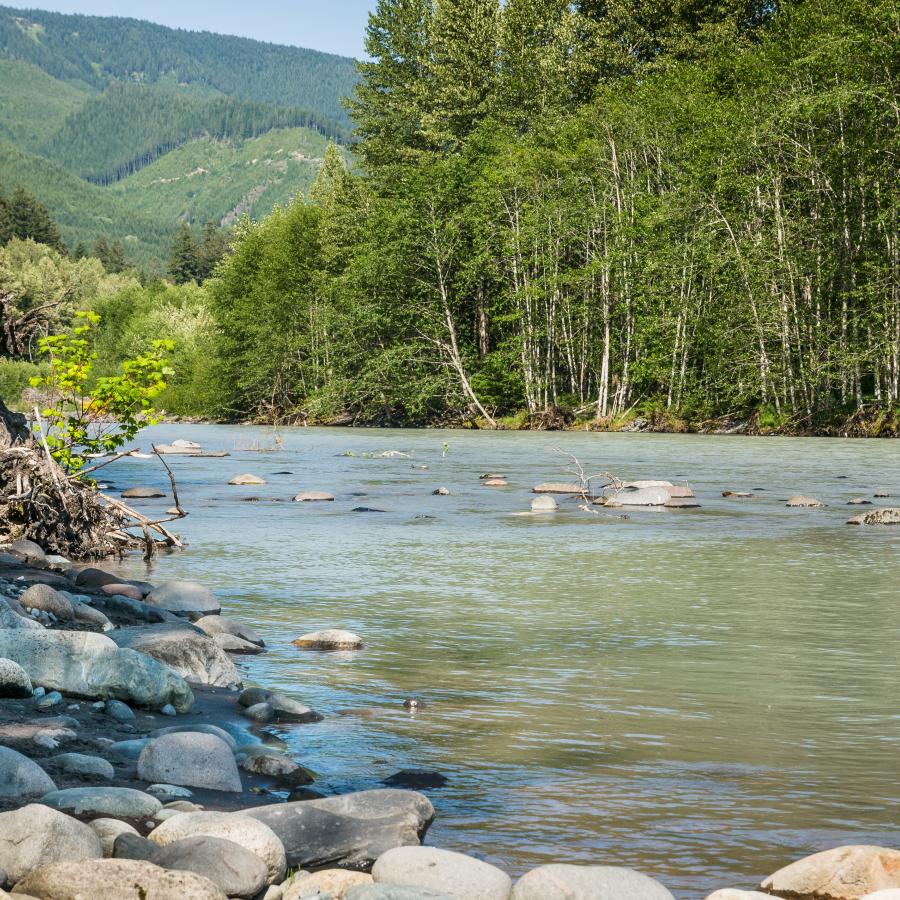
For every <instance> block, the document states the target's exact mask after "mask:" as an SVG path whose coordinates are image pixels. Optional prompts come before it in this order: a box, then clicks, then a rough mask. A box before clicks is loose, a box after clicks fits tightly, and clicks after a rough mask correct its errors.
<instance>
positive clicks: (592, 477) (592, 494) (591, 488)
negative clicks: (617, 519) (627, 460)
mask: <svg viewBox="0 0 900 900" xmlns="http://www.w3.org/2000/svg"><path fill="white" fill-rule="evenodd" d="M553 452H554V453H559V454H561V455H562V456H565V457H566V458H567V459H568V460H569V466H568V467H567V468H566V471H567V472H568V473H569V474H571V475H574V476H575V477H576V478H577V479H578V483H579V485H580V486H581V494H580V496H581V501H582V502H581V504H580V505H579V507H578V508H579V509H581V510H583V511H584V512H589V513H592V514H593V515H599V513H598V512H597V510H596V509H594V507H593V505H592V504H593V501H594V500H595V499H596V498H597V497H598V496H602V494H603V491H605V490H606V488H609V487H611V488H613V489H614V490H616V491H621V490H622V489H623V487H624V484H623V483H622V481H621V480H620V479H619V478H618V477H617V476H616V475H614V474H613V473H612V472H593V473H591V474H588V473H587V472H585V469H584V466H583V465H582V464H581V460H579V459H578V457H577V456H575V454H574V453H569V451H568V450H563V449H561V448H560V447H554V448H553ZM601 479H605V482H604V484H602V485H600V486H599V487H596V486H595V485H594V482H595V481H600V480H601Z"/></svg>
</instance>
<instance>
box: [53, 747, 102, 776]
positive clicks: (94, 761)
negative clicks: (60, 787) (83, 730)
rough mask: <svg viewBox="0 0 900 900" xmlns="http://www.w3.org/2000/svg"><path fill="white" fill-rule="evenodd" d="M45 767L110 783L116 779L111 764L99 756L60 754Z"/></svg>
mask: <svg viewBox="0 0 900 900" xmlns="http://www.w3.org/2000/svg"><path fill="white" fill-rule="evenodd" d="M47 765H48V766H49V765H52V766H53V768H54V769H56V770H58V771H60V772H70V773H71V774H73V775H90V776H93V777H94V778H105V779H106V780H107V781H112V780H113V778H115V777H116V772H115V769H113V767H112V763H109V762H107V761H106V760H105V759H103V758H102V757H100V756H89V755H87V754H85V753H60V754H59V755H58V756H53V757H51V758H50V759H48V760H47Z"/></svg>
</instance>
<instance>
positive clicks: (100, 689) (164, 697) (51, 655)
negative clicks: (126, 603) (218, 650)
mask: <svg viewBox="0 0 900 900" xmlns="http://www.w3.org/2000/svg"><path fill="white" fill-rule="evenodd" d="M0 657H6V658H7V659H11V660H13V662H16V663H18V664H19V665H20V666H21V667H22V668H23V669H24V670H25V671H26V672H27V673H28V675H29V677H30V678H31V680H32V682H36V683H37V684H41V685H44V686H45V687H47V688H51V689H54V690H60V691H65V692H66V693H67V694H70V695H73V696H76V697H84V698H87V699H90V700H96V699H98V698H101V699H116V700H124V701H126V702H129V703H134V704H136V705H137V706H146V707H150V708H151V709H159V708H160V707H161V706H163V705H165V704H166V703H171V704H172V705H173V706H174V707H175V708H176V709H177V710H178V711H179V712H187V711H188V710H189V709H190V708H191V706H192V705H193V702H194V695H193V694H192V693H191V689H190V688H189V687H188V684H187V682H186V681H185V680H184V679H183V678H182V677H181V676H180V675H178V674H177V673H175V672H173V671H172V670H171V669H170V668H169V667H168V666H165V665H162V664H161V663H159V662H157V661H156V660H155V659H150V657H149V656H146V655H144V654H143V653H137V652H135V651H134V650H130V649H120V648H119V647H117V646H116V644H115V643H113V641H111V640H110V639H109V638H108V637H106V636H105V635H101V634H92V633H90V632H75V631H41V632H32V631H8V630H0Z"/></svg>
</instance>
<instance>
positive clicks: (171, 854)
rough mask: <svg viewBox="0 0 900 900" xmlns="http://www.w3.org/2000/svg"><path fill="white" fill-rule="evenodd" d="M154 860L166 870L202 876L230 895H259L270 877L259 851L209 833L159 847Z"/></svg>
mask: <svg viewBox="0 0 900 900" xmlns="http://www.w3.org/2000/svg"><path fill="white" fill-rule="evenodd" d="M154 846H155V845H154ZM153 862H155V863H156V865H158V866H161V867H162V868H164V869H176V870H179V871H182V872H194V873H195V874H197V875H202V876H204V877H205V878H208V879H209V880H210V881H212V882H213V884H217V885H218V886H219V887H220V888H221V889H222V890H223V891H224V893H225V894H227V895H228V896H229V897H255V896H256V895H257V894H258V893H259V892H260V891H261V890H262V889H263V888H264V887H265V886H266V884H267V883H268V880H269V869H268V867H267V866H266V864H265V863H264V862H263V861H262V860H261V859H260V858H259V857H258V856H257V855H256V854H255V853H251V852H250V851H249V850H246V849H245V848H244V847H241V846H240V845H239V844H235V843H234V841H226V840H223V839H222V838H217V837H210V836H209V835H205V834H203V835H196V836H195V837H189V838H184V839H183V840H180V841H175V842H174V843H173V844H169V845H167V846H165V847H160V848H158V849H157V852H156V858H155V859H154V860H153Z"/></svg>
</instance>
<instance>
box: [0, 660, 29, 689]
mask: <svg viewBox="0 0 900 900" xmlns="http://www.w3.org/2000/svg"><path fill="white" fill-rule="evenodd" d="M33 693H34V686H33V685H32V684H31V679H30V678H29V677H28V673H27V672H26V671H25V670H24V669H23V668H22V667H21V666H20V665H19V664H18V663H15V662H13V661H12V660H11V659H0V697H19V698H25V697H30V696H31V695H32V694H33Z"/></svg>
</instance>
